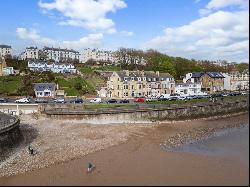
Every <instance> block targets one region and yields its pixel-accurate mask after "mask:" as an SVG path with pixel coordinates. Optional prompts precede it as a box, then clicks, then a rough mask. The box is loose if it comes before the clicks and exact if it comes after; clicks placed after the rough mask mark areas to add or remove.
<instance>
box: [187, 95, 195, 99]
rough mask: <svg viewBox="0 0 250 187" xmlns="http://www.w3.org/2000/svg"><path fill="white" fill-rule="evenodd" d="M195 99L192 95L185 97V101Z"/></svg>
mask: <svg viewBox="0 0 250 187" xmlns="http://www.w3.org/2000/svg"><path fill="white" fill-rule="evenodd" d="M194 98H195V97H194V96H193V95H189V96H187V100H192V99H194Z"/></svg>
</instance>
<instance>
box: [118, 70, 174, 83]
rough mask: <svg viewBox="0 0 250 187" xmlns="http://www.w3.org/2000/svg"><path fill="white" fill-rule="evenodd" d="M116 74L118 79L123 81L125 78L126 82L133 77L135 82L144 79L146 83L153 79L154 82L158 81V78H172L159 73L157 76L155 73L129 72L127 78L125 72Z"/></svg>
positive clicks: (166, 74)
mask: <svg viewBox="0 0 250 187" xmlns="http://www.w3.org/2000/svg"><path fill="white" fill-rule="evenodd" d="M117 74H118V75H119V77H120V78H121V79H122V80H123V81H124V80H125V79H124V78H127V80H128V81H129V80H131V78H132V77H133V78H134V80H135V81H138V78H143V77H146V78H147V81H149V79H153V78H155V79H156V81H159V79H160V78H173V76H172V75H170V74H169V73H159V76H158V75H157V73H155V72H153V71H145V72H142V71H130V72H129V76H128V75H127V74H126V72H125V71H120V72H117Z"/></svg>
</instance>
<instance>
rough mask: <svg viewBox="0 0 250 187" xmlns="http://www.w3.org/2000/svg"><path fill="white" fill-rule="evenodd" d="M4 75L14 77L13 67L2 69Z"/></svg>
mask: <svg viewBox="0 0 250 187" xmlns="http://www.w3.org/2000/svg"><path fill="white" fill-rule="evenodd" d="M3 73H4V75H14V74H15V72H14V68H13V67H5V68H3Z"/></svg>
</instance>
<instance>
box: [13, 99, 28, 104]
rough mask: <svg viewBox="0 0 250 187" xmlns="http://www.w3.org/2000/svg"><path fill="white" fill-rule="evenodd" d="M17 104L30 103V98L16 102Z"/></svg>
mask: <svg viewBox="0 0 250 187" xmlns="http://www.w3.org/2000/svg"><path fill="white" fill-rule="evenodd" d="M15 103H30V100H29V99H28V98H21V99H18V100H16V101H15Z"/></svg>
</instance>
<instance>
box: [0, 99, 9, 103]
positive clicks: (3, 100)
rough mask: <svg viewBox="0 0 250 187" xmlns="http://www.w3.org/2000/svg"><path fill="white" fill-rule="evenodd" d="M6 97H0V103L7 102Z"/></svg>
mask: <svg viewBox="0 0 250 187" xmlns="http://www.w3.org/2000/svg"><path fill="white" fill-rule="evenodd" d="M7 102H8V99H7V98H0V103H7Z"/></svg>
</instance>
